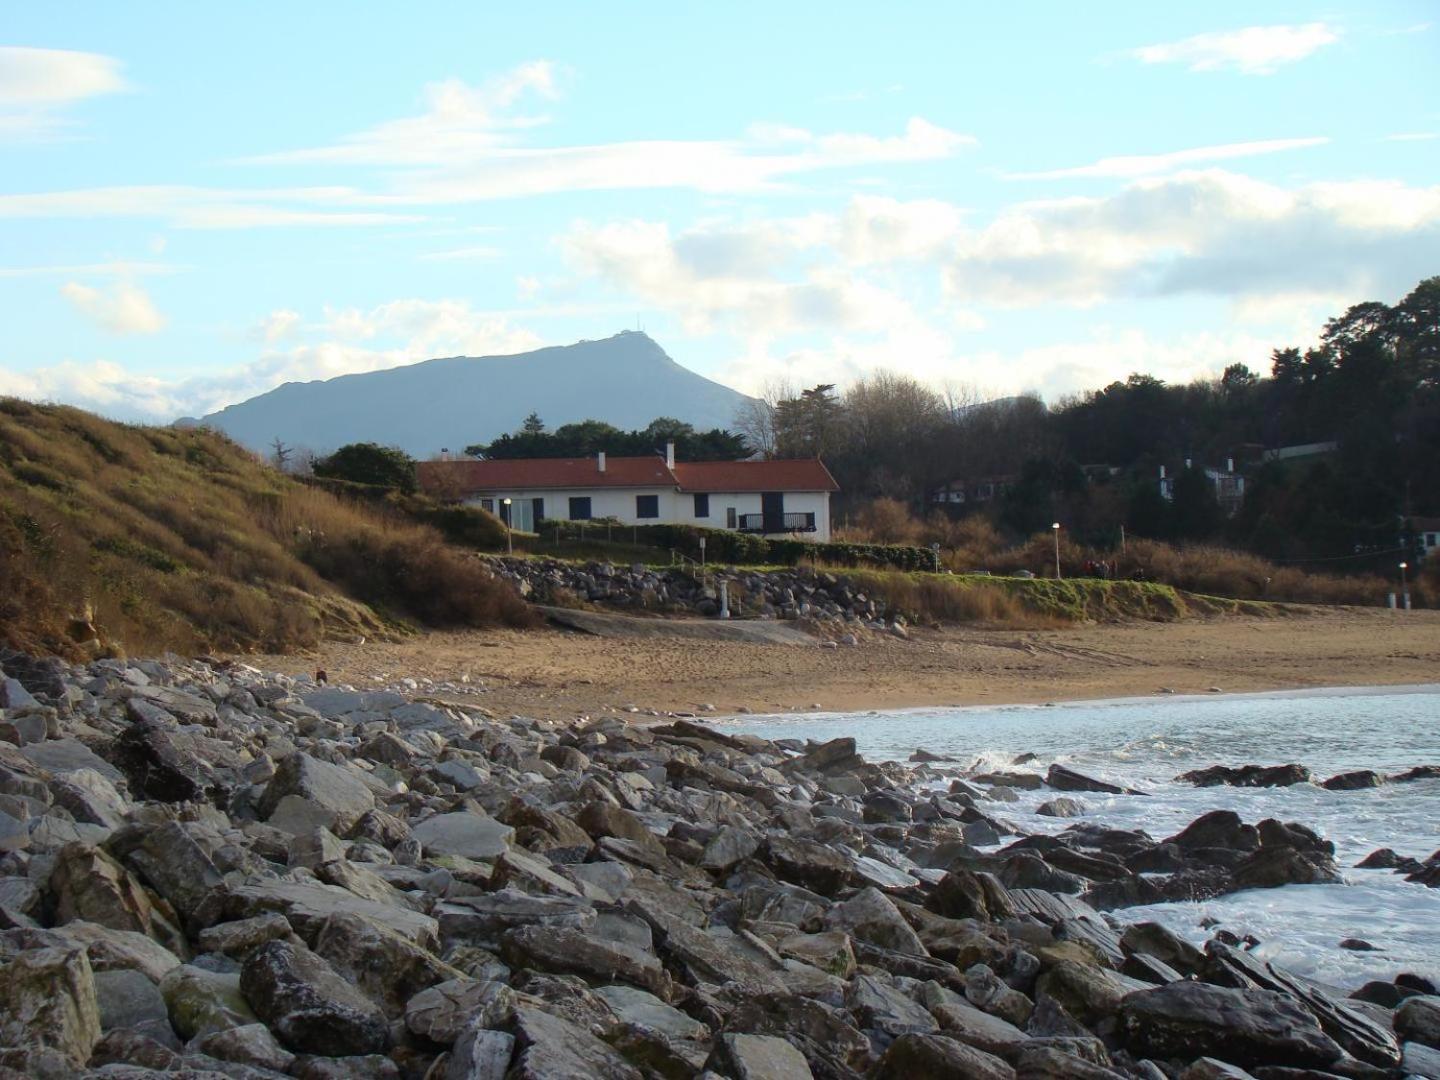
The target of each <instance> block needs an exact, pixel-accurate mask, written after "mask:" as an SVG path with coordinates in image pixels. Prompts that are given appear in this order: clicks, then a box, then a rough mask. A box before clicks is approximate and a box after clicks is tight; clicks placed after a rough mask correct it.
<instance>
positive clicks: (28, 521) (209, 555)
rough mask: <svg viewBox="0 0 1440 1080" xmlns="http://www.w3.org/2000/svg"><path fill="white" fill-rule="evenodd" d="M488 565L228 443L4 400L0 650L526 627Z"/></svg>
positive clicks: (199, 645) (223, 644)
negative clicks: (413, 627)
mask: <svg viewBox="0 0 1440 1080" xmlns="http://www.w3.org/2000/svg"><path fill="white" fill-rule="evenodd" d="M527 618H528V610H527V609H526V608H525V605H524V604H523V602H521V601H520V600H519V598H518V597H516V596H515V594H514V593H513V591H512V590H510V589H509V588H508V587H506V586H504V585H503V584H501V583H499V582H498V581H496V580H495V579H494V578H492V577H491V576H490V575H489V574H488V573H487V572H486V571H485V569H484V567H483V565H482V563H481V562H480V561H479V560H477V559H474V558H471V557H468V556H466V555H465V554H464V553H462V552H460V551H458V550H456V549H453V548H450V547H448V546H446V545H445V544H444V542H443V541H442V540H441V538H440V537H439V535H438V534H437V533H435V532H434V531H433V530H431V529H429V528H425V527H422V526H419V525H416V524H414V523H412V522H409V521H406V520H405V519H404V518H403V516H401V515H400V514H399V513H397V512H392V511H387V510H385V509H384V508H375V507H369V506H365V505H362V504H359V503H356V502H353V501H350V500H345V499H340V498H337V497H335V496H333V495H331V494H329V493H327V492H323V491H319V490H316V489H313V488H307V487H305V486H303V485H301V484H298V483H296V482H294V481H292V480H290V479H288V478H286V477H284V476H282V475H280V474H278V473H276V472H274V471H273V470H271V469H269V468H267V467H265V466H264V465H262V464H261V463H260V462H259V461H258V460H257V459H256V458H255V457H254V456H253V455H251V454H249V453H248V452H246V451H245V450H243V449H241V448H240V447H238V446H236V445H235V444H234V443H231V442H230V441H228V440H227V439H225V438H223V437H222V436H219V435H216V434H213V433H210V432H204V431H177V430H173V429H168V428H145V427H133V426H126V425H120V424H113V423H110V422H108V421H104V420H101V419H99V418H98V417H95V416H92V415H89V414H87V413H84V412H80V411H78V410H75V409H68V408H59V407H49V406H37V405H30V404H27V403H25V402H20V401H16V400H14V399H0V639H3V640H5V641H7V642H9V643H11V644H14V645H18V646H21V647H24V648H29V649H32V650H44V651H59V652H66V651H69V652H74V651H75V650H76V647H77V642H79V641H82V640H85V639H91V638H98V639H99V640H100V641H101V642H102V644H105V645H108V646H111V647H123V648H125V649H127V650H129V651H132V652H140V651H147V652H148V651H156V650H160V649H175V650H177V651H182V652H196V651H203V650H207V649H237V650H250V649H263V650H270V651H281V650H287V649H294V648H297V647H305V646H309V645H312V644H314V643H316V642H317V641H319V640H320V639H321V637H322V636H324V635H327V634H328V635H347V636H348V635H357V634H366V635H375V634H380V633H385V632H387V631H388V632H399V631H403V628H404V624H403V622H402V621H401V620H404V619H415V620H418V621H420V622H424V623H429V624H432V625H439V626H460V625H465V626H473V625H487V624H491V623H497V622H498V623H510V624H519V623H524V622H525V621H526V619H527Z"/></svg>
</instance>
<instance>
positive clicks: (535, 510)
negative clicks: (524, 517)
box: [530, 499, 545, 532]
mask: <svg viewBox="0 0 1440 1080" xmlns="http://www.w3.org/2000/svg"><path fill="white" fill-rule="evenodd" d="M544 520H545V500H544V499H531V500H530V531H531V532H534V531H535V530H536V529H538V528H539V527H540V522H542V521H544Z"/></svg>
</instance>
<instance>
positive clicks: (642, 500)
mask: <svg viewBox="0 0 1440 1080" xmlns="http://www.w3.org/2000/svg"><path fill="white" fill-rule="evenodd" d="M635 516H636V517H637V518H658V517H659V516H660V496H659V495H636V496H635Z"/></svg>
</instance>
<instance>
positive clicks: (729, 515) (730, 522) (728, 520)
mask: <svg viewBox="0 0 1440 1080" xmlns="http://www.w3.org/2000/svg"><path fill="white" fill-rule="evenodd" d="M739 527H740V518H739V516H738V515H737V514H736V513H735V507H733V506H727V507H726V508H725V528H727V529H737V528H739Z"/></svg>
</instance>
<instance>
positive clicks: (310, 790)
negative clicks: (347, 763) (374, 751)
mask: <svg viewBox="0 0 1440 1080" xmlns="http://www.w3.org/2000/svg"><path fill="white" fill-rule="evenodd" d="M287 795H296V796H299V797H300V798H302V799H306V800H308V801H309V802H311V803H314V804H315V805H316V806H319V807H320V808H321V809H322V810H324V811H325V812H326V813H328V814H330V815H332V817H331V820H332V822H333V824H332V825H331V826H330V827H331V829H332V830H333V831H334V832H336V833H341V834H343V833H345V832H347V831H348V830H349V829H350V827H351V826H353V825H354V824H355V823H356V822H357V821H359V820H360V818H361V816H362V815H364V814H365V813H366V812H368V811H369V810H372V809H374V807H375V796H374V795H373V794H372V793H371V791H370V788H369V787H368V786H367V785H366V783H365V782H364V781H363V780H361V779H360V777H359V776H357V775H356V774H355V771H354V770H353V769H349V768H346V767H344V766H340V765H332V764H331V763H330V762H328V761H320V760H319V759H317V758H313V757H311V756H310V755H308V754H302V753H296V754H291V755H290V756H289V757H287V758H285V759H284V760H283V761H281V762H280V765H279V767H278V768H277V769H276V770H275V776H274V777H273V778H272V779H271V781H270V783H269V784H267V785H266V787H265V794H264V795H263V796H262V797H261V799H260V803H259V805H258V807H257V808H256V809H257V810H258V811H259V813H260V816H261V817H262V818H268V817H270V816H271V814H273V813H274V812H275V808H276V807H277V806H278V805H279V803H280V800H281V799H283V798H284V797H285V796H287Z"/></svg>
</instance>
